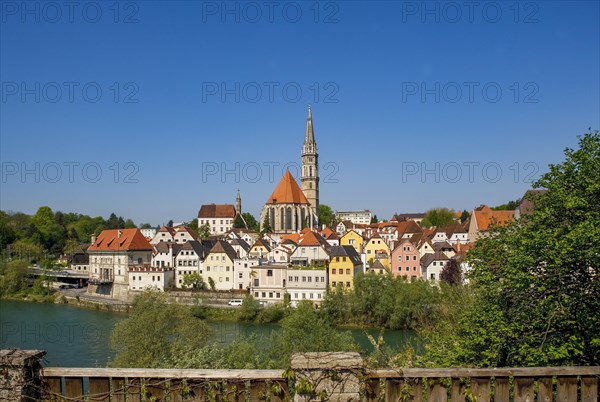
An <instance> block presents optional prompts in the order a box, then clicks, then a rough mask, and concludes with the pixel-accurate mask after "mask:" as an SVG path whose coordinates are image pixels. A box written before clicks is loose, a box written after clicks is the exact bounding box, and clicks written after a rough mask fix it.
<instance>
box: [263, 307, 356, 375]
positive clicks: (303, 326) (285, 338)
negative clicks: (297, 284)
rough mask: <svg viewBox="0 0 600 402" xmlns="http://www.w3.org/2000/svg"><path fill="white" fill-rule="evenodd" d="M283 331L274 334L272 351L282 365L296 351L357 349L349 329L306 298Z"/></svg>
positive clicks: (285, 363) (280, 365) (282, 365)
mask: <svg viewBox="0 0 600 402" xmlns="http://www.w3.org/2000/svg"><path fill="white" fill-rule="evenodd" d="M280 325H281V332H279V333H274V334H273V335H272V339H271V341H272V347H271V352H272V354H275V355H276V356H278V359H279V367H286V366H287V365H288V364H289V358H290V356H291V355H292V353H298V352H341V351H350V350H356V349H357V346H356V344H355V343H354V340H353V338H352V335H351V334H350V332H349V331H345V332H340V331H338V330H337V329H336V328H335V327H334V326H333V324H332V323H330V322H329V321H327V320H326V319H325V318H324V317H322V316H320V315H319V313H318V312H317V311H315V309H314V307H313V305H312V302H310V301H308V300H302V301H301V302H300V303H299V304H298V306H297V308H296V309H295V310H293V311H292V312H291V313H290V314H289V315H288V316H287V317H285V318H284V319H283V320H281V322H280Z"/></svg>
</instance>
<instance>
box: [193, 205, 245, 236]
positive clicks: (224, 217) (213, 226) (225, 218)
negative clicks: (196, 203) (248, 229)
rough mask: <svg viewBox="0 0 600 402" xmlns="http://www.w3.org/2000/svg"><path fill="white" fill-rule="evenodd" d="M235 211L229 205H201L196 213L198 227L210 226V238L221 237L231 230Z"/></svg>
mask: <svg viewBox="0 0 600 402" xmlns="http://www.w3.org/2000/svg"><path fill="white" fill-rule="evenodd" d="M235 216H236V211H235V208H234V206H233V205H230V204H208V205H202V207H200V211H198V227H200V226H203V225H207V224H208V225H209V226H210V234H211V235H212V236H221V235H223V234H225V233H227V232H229V231H230V230H231V229H232V228H233V221H234V219H235Z"/></svg>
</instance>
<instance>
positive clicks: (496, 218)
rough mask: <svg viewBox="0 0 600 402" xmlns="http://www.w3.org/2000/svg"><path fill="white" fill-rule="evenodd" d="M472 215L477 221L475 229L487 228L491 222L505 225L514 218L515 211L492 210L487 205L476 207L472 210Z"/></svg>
mask: <svg viewBox="0 0 600 402" xmlns="http://www.w3.org/2000/svg"><path fill="white" fill-rule="evenodd" d="M473 215H474V216H475V221H476V222H477V230H488V229H489V227H490V226H491V225H492V224H496V225H506V224H507V223H508V222H510V221H512V220H513V219H515V211H513V210H504V211H494V210H493V209H491V208H490V207H488V206H487V205H482V206H480V207H478V208H476V209H475V210H474V211H473Z"/></svg>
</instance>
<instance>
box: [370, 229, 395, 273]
mask: <svg viewBox="0 0 600 402" xmlns="http://www.w3.org/2000/svg"><path fill="white" fill-rule="evenodd" d="M364 253H365V257H366V260H367V265H369V264H370V261H372V262H373V263H374V262H375V261H379V262H380V263H381V265H383V266H384V267H386V268H388V269H389V267H390V248H389V246H388V245H387V243H386V242H385V240H383V239H382V238H381V236H379V235H378V234H377V233H375V234H374V235H373V236H372V237H371V238H370V239H369V240H367V243H366V244H365V248H364Z"/></svg>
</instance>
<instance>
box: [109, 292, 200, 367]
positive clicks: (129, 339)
mask: <svg viewBox="0 0 600 402" xmlns="http://www.w3.org/2000/svg"><path fill="white" fill-rule="evenodd" d="M208 335H209V328H208V326H207V325H206V323H204V322H203V321H201V320H198V319H197V318H195V317H194V316H193V315H192V310H191V309H190V308H189V307H188V306H183V305H180V304H168V303H167V298H166V296H165V294H164V293H162V292H159V291H157V290H147V291H144V292H143V293H142V294H141V295H139V296H137V297H136V298H135V300H134V301H133V311H132V312H131V314H130V315H129V316H128V317H127V318H126V319H125V320H123V321H121V322H119V323H118V324H117V325H116V326H115V328H114V329H113V331H112V333H111V346H112V348H113V350H114V351H115V352H116V355H115V357H114V359H113V360H112V361H111V362H110V365H111V366H112V367H140V368H159V367H161V368H168V367H175V366H176V365H177V363H178V360H179V359H180V358H181V357H182V356H188V355H190V354H192V353H194V352H195V350H197V349H201V348H202V347H203V346H205V345H206V344H207V337H208Z"/></svg>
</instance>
